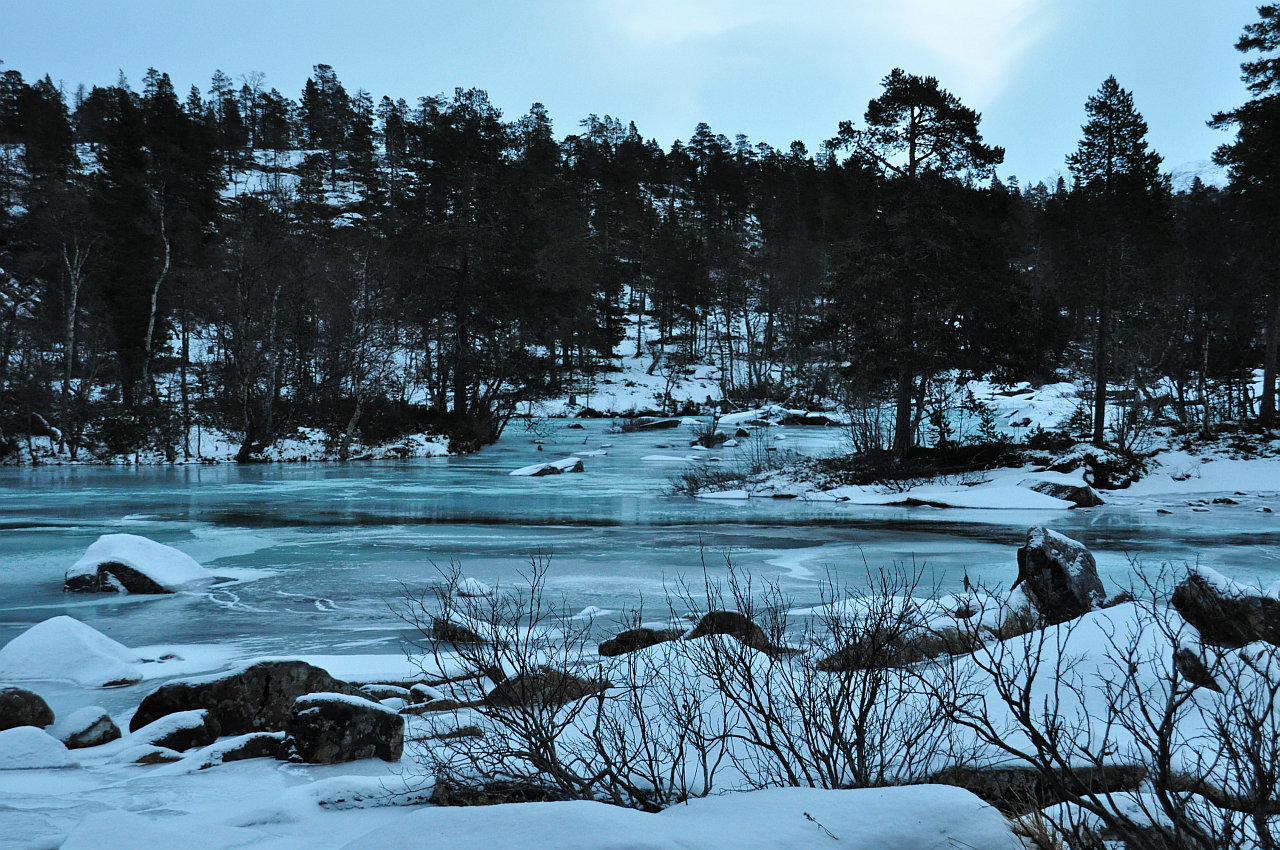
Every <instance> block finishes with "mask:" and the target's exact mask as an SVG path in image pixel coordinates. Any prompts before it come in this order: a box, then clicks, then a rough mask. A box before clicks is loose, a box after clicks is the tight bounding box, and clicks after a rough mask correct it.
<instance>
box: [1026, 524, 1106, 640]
mask: <svg viewBox="0 0 1280 850" xmlns="http://www.w3.org/2000/svg"><path fill="white" fill-rule="evenodd" d="M1024 582H1025V586H1024V587H1023V590H1024V592H1025V593H1026V594H1027V597H1028V598H1029V599H1030V600H1031V603H1032V604H1033V605H1034V606H1035V607H1036V610H1037V611H1039V612H1040V615H1041V616H1043V617H1044V619H1045V622H1046V623H1048V624H1049V625H1056V624H1058V623H1065V622H1066V621H1067V620H1073V619H1075V618H1076V617H1079V616H1081V615H1082V614H1085V613H1087V612H1089V611H1092V610H1093V609H1094V608H1097V607H1099V606H1101V605H1102V603H1103V602H1104V601H1105V600H1106V598H1107V594H1106V591H1105V590H1104V589H1103V587H1102V579H1100V578H1098V567H1097V564H1096V563H1095V562H1094V559H1093V553H1092V552H1090V551H1089V550H1088V549H1086V548H1085V546H1084V544H1083V543H1081V542H1079V541H1078V540H1072V539H1071V538H1070V537H1065V536H1063V535H1061V534H1059V533H1057V532H1056V531H1050V530H1049V529H1047V528H1045V527H1044V526H1036V527H1035V528H1032V529H1030V530H1028V531H1027V543H1026V545H1025V546H1023V547H1021V548H1019V549H1018V580H1017V581H1015V582H1014V583H1013V586H1014V587H1017V586H1018V585H1020V584H1023V583H1024Z"/></svg>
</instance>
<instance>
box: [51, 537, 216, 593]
mask: <svg viewBox="0 0 1280 850" xmlns="http://www.w3.org/2000/svg"><path fill="white" fill-rule="evenodd" d="M212 577H213V573H211V572H209V571H208V570H206V569H205V568H204V567H202V566H200V564H198V563H196V561H195V559H194V558H192V557H191V556H189V555H187V554H186V553H184V552H181V551H179V550H177V549H175V548H173V547H172V546H166V545H164V544H163V543H157V542H156V541H154V540H151V539H149V538H146V537H140V536H138V535H136V534H104V535H102V536H101V537H99V538H98V539H97V540H95V541H94V542H93V543H92V544H91V545H90V546H89V548H88V549H87V550H86V551H85V553H84V555H83V556H81V558H80V560H78V561H76V562H75V564H73V565H72V566H71V569H69V570H67V574H66V579H65V583H64V585H63V587H64V588H65V589H66V590H69V591H72V592H76V593H172V592H173V591H174V590H176V589H178V588H180V587H182V586H183V585H186V584H190V583H191V582H195V581H200V580H202V579H207V578H212Z"/></svg>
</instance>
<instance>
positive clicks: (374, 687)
mask: <svg viewBox="0 0 1280 850" xmlns="http://www.w3.org/2000/svg"><path fill="white" fill-rule="evenodd" d="M360 691H361V692H362V693H363V694H364V695H365V696H367V697H369V699H372V700H376V701H378V702H382V701H383V700H384V699H396V698H399V699H402V700H404V701H405V702H416V700H414V698H413V691H411V690H409V689H408V688H402V687H400V686H399V685H380V684H369V685H361V686H360Z"/></svg>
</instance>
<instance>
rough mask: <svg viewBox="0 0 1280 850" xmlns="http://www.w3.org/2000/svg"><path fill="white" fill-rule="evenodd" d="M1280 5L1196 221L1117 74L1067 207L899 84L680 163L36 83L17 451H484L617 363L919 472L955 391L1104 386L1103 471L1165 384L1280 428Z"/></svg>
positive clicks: (24, 217)
mask: <svg viewBox="0 0 1280 850" xmlns="http://www.w3.org/2000/svg"><path fill="white" fill-rule="evenodd" d="M1260 12H1261V17H1260V19H1259V21H1258V22H1257V23H1254V24H1252V25H1250V26H1249V27H1248V28H1247V29H1246V31H1245V34H1244V36H1243V37H1242V38H1241V40H1240V42H1239V44H1238V45H1237V46H1238V47H1239V49H1240V50H1241V51H1242V52H1244V53H1245V54H1246V57H1247V61H1246V62H1245V63H1244V65H1243V66H1242V67H1243V69H1244V76H1245V80H1246V82H1247V83H1248V84H1249V88H1250V90H1251V92H1252V95H1253V96H1252V99H1251V100H1249V101H1248V102H1246V103H1245V104H1243V105H1240V106H1238V107H1236V108H1234V109H1232V110H1230V111H1227V112H1224V113H1222V114H1220V115H1217V116H1214V117H1212V121H1213V122H1214V123H1216V124H1217V125H1219V126H1221V127H1223V128H1224V129H1225V130H1227V131H1228V132H1227V133H1224V140H1227V141H1226V143H1225V144H1224V145H1223V147H1221V148H1220V149H1219V150H1218V152H1217V153H1216V159H1217V160H1218V162H1219V163H1220V164H1221V165H1224V166H1226V167H1227V168H1228V171H1229V174H1230V184H1229V186H1228V187H1226V188H1225V189H1218V188H1214V187H1208V186H1204V185H1202V184H1200V182H1199V181H1198V180H1197V181H1196V183H1195V184H1194V185H1192V186H1191V187H1189V189H1187V190H1186V191H1181V192H1177V193H1175V192H1174V191H1173V190H1172V188H1171V185H1170V180H1169V177H1168V176H1167V175H1166V174H1164V173H1163V172H1162V170H1161V158H1160V156H1159V155H1158V153H1157V152H1156V151H1154V150H1152V149H1151V148H1150V146H1149V145H1148V142H1147V139H1146V134H1147V126H1146V124H1145V122H1144V121H1143V119H1142V117H1141V115H1140V113H1139V111H1138V110H1137V108H1136V107H1135V101H1134V97H1133V95H1132V94H1131V93H1130V92H1129V91H1127V90H1125V89H1124V88H1122V87H1121V86H1120V85H1119V84H1118V83H1117V81H1116V80H1115V79H1114V78H1108V79H1106V80H1105V81H1104V82H1103V83H1102V84H1101V86H1100V88H1099V89H1098V90H1097V93H1096V94H1095V95H1094V96H1092V97H1091V98H1089V100H1088V102H1087V103H1085V104H1083V105H1082V106H1083V110H1082V118H1083V126H1082V130H1081V135H1080V137H1079V139H1078V140H1076V145H1075V150H1074V153H1072V154H1071V155H1070V157H1069V158H1068V160H1067V162H1066V166H1067V168H1068V171H1069V174H1070V179H1069V180H1063V179H1060V180H1058V181H1057V183H1056V185H1052V186H1046V185H1044V184H1042V183H1037V184H1034V185H1025V186H1024V185H1019V184H1018V182H1017V181H1016V180H1014V179H1007V180H1005V181H1003V182H1002V181H1001V180H999V179H998V178H997V177H996V176H995V169H996V167H997V166H998V165H999V164H1000V163H1001V161H1002V159H1003V155H1004V152H1003V150H1002V149H1001V148H999V147H997V146H995V145H993V144H989V143H988V142H987V141H986V140H985V139H984V138H983V136H982V133H981V128H980V116H979V115H978V114H977V113H976V112H974V111H973V110H972V109H970V108H968V107H966V106H965V105H964V104H963V103H961V102H960V101H959V99H957V98H956V97H955V96H953V95H952V94H950V93H948V92H947V91H946V90H945V88H944V87H943V86H942V84H941V83H940V82H939V81H938V80H936V79H934V78H931V77H918V76H914V75H910V74H907V73H904V72H903V71H900V70H895V71H893V72H892V73H890V74H889V75H887V76H886V77H885V78H884V80H883V89H882V91H881V93H880V94H879V96H878V97H877V98H876V99H875V100H873V101H872V102H871V103H870V104H869V105H868V108H867V111H866V113H865V115H864V116H863V118H862V119H861V120H857V121H848V122H844V123H841V124H840V125H839V126H838V127H836V128H833V131H834V132H833V136H832V138H831V139H830V140H829V141H827V142H826V143H825V144H824V145H823V146H822V147H821V149H820V150H817V151H809V150H807V149H806V148H805V146H804V145H802V144H800V143H794V144H792V145H791V147H790V148H789V149H788V150H777V149H774V148H772V147H770V146H768V145H764V144H752V143H751V142H750V140H748V139H747V138H746V137H744V136H741V135H739V136H736V137H733V138H729V137H726V136H724V135H721V134H718V133H716V132H715V131H713V130H712V129H711V128H710V127H708V126H706V125H705V124H700V125H698V126H697V127H696V128H695V129H694V131H693V134H692V135H691V137H690V138H689V139H688V141H687V142H675V143H674V144H672V145H671V146H670V147H669V148H663V147H661V146H660V145H659V144H658V143H656V142H655V141H652V140H647V139H645V138H644V137H643V136H642V134H641V132H640V131H639V130H638V129H637V128H636V127H635V126H634V125H633V124H626V123H623V122H622V121H619V120H616V119H614V118H611V117H609V116H605V117H603V118H601V117H598V116H596V115H591V116H588V117H587V118H585V119H583V120H582V121H581V122H579V124H578V127H577V132H574V133H571V134H569V135H566V136H557V135H556V133H555V131H554V130H553V127H552V122H551V118H550V117H549V116H548V115H547V113H546V110H545V109H544V108H543V107H542V106H541V105H539V104H534V105H533V106H532V108H531V109H530V110H529V111H528V113H527V114H525V115H522V116H520V117H518V118H516V119H514V120H510V119H508V118H504V116H503V115H502V114H501V113H500V112H499V110H498V109H496V108H495V107H494V106H493V105H492V103H491V102H490V100H489V98H488V96H487V95H486V93H485V92H483V91H480V90H477V89H462V88H460V89H457V90H456V91H455V92H454V93H453V94H452V95H435V96H428V97H423V98H421V99H419V100H418V101H417V102H416V103H412V104H411V103H409V102H407V101H405V100H403V99H400V100H392V99H390V98H389V97H382V98H380V99H375V97H374V96H373V95H371V94H370V93H368V92H366V91H363V90H357V91H354V92H352V91H348V90H347V88H346V87H345V86H344V85H343V84H342V83H341V82H340V81H339V78H338V75H337V73H336V72H335V70H334V69H333V68H331V67H329V66H327V65H317V66H315V68H314V73H313V74H312V76H311V77H310V78H309V79H308V80H307V82H306V85H305V87H304V89H303V90H302V92H301V93H300V96H299V97H298V99H297V100H294V99H292V98H290V97H288V96H286V95H284V94H281V93H280V92H279V91H277V90H275V89H273V88H268V86H267V83H266V81H265V80H264V79H263V77H262V75H261V74H256V73H249V74H245V75H244V76H242V77H241V78H240V79H239V80H238V81H235V80H233V79H232V78H231V77H230V76H228V75H227V74H225V73H223V72H221V71H216V72H215V73H214V74H213V77H212V80H211V82H210V85H209V88H208V90H207V91H201V90H199V89H198V88H196V87H193V88H192V89H191V91H190V92H189V93H187V94H186V95H185V97H184V96H182V95H180V94H179V93H178V92H177V91H175V89H174V86H173V85H172V83H171V81H170V79H169V77H168V75H167V74H165V73H162V72H160V71H157V70H151V71H149V72H148V73H147V75H146V77H145V78H144V79H143V81H142V84H141V90H140V91H138V90H135V89H134V88H133V87H131V86H130V85H129V83H128V82H127V81H126V80H125V79H124V78H123V77H121V78H120V79H119V80H118V81H117V82H116V83H115V84H114V85H110V86H105V87H104V86H93V87H92V88H86V87H84V86H81V87H79V88H78V89H76V90H75V91H73V92H68V91H66V90H64V89H63V88H61V87H60V86H59V85H58V84H55V83H54V82H53V81H52V80H51V79H50V78H49V77H48V76H46V77H44V78H43V79H39V80H36V81H35V82H30V83H29V82H27V81H26V80H25V79H24V77H23V75H22V74H21V73H20V72H19V71H16V70H7V71H5V72H4V73H3V75H2V76H0V268H2V269H3V272H2V273H0V454H4V453H13V452H14V451H16V450H17V449H18V447H19V446H20V445H22V444H23V442H24V441H27V440H28V439H29V436H30V435H37V436H43V437H48V438H50V439H51V440H53V441H56V442H57V444H58V445H59V447H60V449H62V450H65V451H66V452H67V454H68V455H69V456H70V457H72V458H75V457H77V456H82V455H84V454H90V453H91V454H93V455H97V456H105V455H108V454H113V453H114V454H119V453H125V452H130V451H133V450H135V449H137V448H138V447H139V446H150V447H153V448H160V449H162V450H163V451H164V452H165V453H166V454H168V455H169V456H170V457H171V458H177V457H179V456H182V455H183V454H186V453H189V451H190V449H189V447H188V444H187V435H188V434H189V433H190V431H191V428H192V423H193V421H197V420H198V421H200V422H204V423H206V424H208V425H210V426H213V427H220V428H224V429H226V430H227V431H228V432H229V433H233V434H235V435H236V437H237V439H238V440H239V441H240V442H241V444H242V449H241V459H244V460H248V459H252V458H253V457H255V456H256V455H257V454H258V453H259V452H261V450H262V449H263V447H265V446H267V445H269V444H270V443H271V442H272V441H273V440H275V439H277V438H278V437H279V436H280V435H282V434H286V433H288V432H290V430H292V429H296V428H298V427H299V426H302V425H308V426H313V427H319V428H324V429H326V430H327V431H329V432H330V433H332V434H333V435H334V439H335V440H336V441H338V442H339V443H342V444H343V445H345V444H346V442H347V441H349V440H350V439H351V436H352V433H353V432H354V431H356V430H360V431H361V432H362V433H370V432H372V433H373V434H374V436H377V435H379V434H380V435H383V436H392V435H394V434H397V433H402V432H409V431H422V430H435V431H437V432H440V433H445V434H448V435H449V436H450V437H451V440H452V445H453V447H454V448H455V449H456V450H459V451H467V450H473V449H475V448H478V447H479V446H482V445H484V444H486V443H488V442H491V441H492V440H494V439H496V438H497V436H498V435H499V434H500V433H501V431H502V428H503V427H504V426H505V424H506V423H507V421H508V420H509V419H510V418H511V417H512V416H513V415H514V414H515V413H516V412H517V410H518V408H517V405H523V404H524V403H525V402H530V401H536V400H538V399H540V398H547V397H549V396H552V395H568V394H570V393H572V392H574V390H575V388H577V387H580V386H582V385H583V384H584V382H590V381H591V380H592V377H593V376H594V375H596V374H598V373H599V370H601V369H606V368H610V362H611V358H612V356H613V354H614V352H615V351H619V350H621V351H623V352H625V353H626V354H628V356H630V355H635V356H644V357H648V358H652V360H651V364H652V365H651V367H650V368H670V369H677V368H679V367H680V366H681V365H682V364H687V363H689V362H693V361H708V360H709V361H712V362H715V363H717V364H719V365H720V367H721V372H720V374H721V376H722V378H721V380H722V383H723V389H724V393H725V397H726V400H728V401H730V402H741V403H746V402H749V401H751V400H760V399H772V400H776V401H788V402H790V403H792V404H797V405H801V404H804V405H815V406H816V405H831V404H838V405H844V406H847V407H851V408H857V409H864V410H866V409H875V410H884V411H886V414H885V420H886V422H887V427H886V428H885V437H884V442H885V444H884V445H883V446H882V447H881V448H884V449H886V450H892V451H893V452H894V454H896V455H898V456H901V455H903V454H906V453H909V452H911V451H912V450H913V449H914V448H915V446H916V445H917V443H919V442H921V441H922V435H924V434H925V429H923V428H922V427H921V423H922V422H927V417H928V415H929V401H928V399H929V389H930V384H931V382H932V381H933V380H935V379H936V378H937V377H938V376H939V375H942V374H950V375H955V374H959V375H966V374H971V375H994V376H995V377H996V378H997V379H1001V380H1015V379H1016V380H1030V381H1033V382H1041V381H1045V380H1048V379H1050V378H1053V377H1054V376H1055V375H1058V376H1061V375H1064V374H1065V375H1067V376H1069V377H1072V378H1075V379H1077V380H1079V381H1080V382H1081V383H1082V386H1083V387H1084V388H1085V390H1086V391H1087V397H1088V398H1091V399H1093V402H1092V404H1091V405H1088V406H1087V407H1085V408H1082V410H1081V411H1080V414H1081V419H1082V422H1081V423H1078V424H1080V425H1081V427H1083V428H1085V429H1087V433H1088V434H1089V435H1090V436H1091V437H1092V439H1093V441H1094V442H1095V443H1098V444H1102V443H1104V442H1106V441H1108V440H1112V439H1114V435H1113V434H1112V433H1111V432H1110V431H1109V430H1108V427H1107V426H1108V423H1109V422H1112V421H1114V415H1113V414H1111V413H1109V410H1112V409H1113V407H1112V408H1109V406H1108V402H1109V396H1116V397H1124V398H1129V399H1132V398H1138V399H1143V398H1146V399H1147V400H1148V401H1151V400H1152V396H1153V393H1155V392H1156V390H1154V389H1153V388H1154V387H1156V382H1157V380H1159V381H1160V382H1161V384H1160V386H1161V387H1162V388H1163V389H1161V390H1160V392H1163V393H1164V396H1163V397H1162V399H1161V402H1160V404H1161V406H1162V407H1163V409H1165V410H1169V411H1172V412H1173V415H1175V416H1176V417H1177V418H1178V419H1179V420H1180V421H1181V422H1182V424H1183V425H1185V426H1186V427H1188V428H1196V429H1200V430H1203V431H1210V430H1211V429H1212V428H1213V427H1214V426H1215V423H1216V422H1218V421H1221V420H1227V419H1244V418H1253V417H1257V419H1258V421H1260V422H1261V424H1262V425H1263V426H1271V425H1273V424H1274V423H1275V417H1276V411H1275V394H1274V387H1275V377H1276V376H1275V372H1276V359H1277V357H1276V355H1277V342H1278V336H1277V334H1278V333H1280V328H1278V325H1280V292H1278V291H1277V281H1278V280H1280V275H1278V272H1280V269H1278V267H1277V266H1278V261H1280V256H1278V253H1280V235H1278V234H1277V228H1278V226H1280V225H1278V222H1280V216H1278V215H1277V212H1278V210H1277V198H1280V194H1278V188H1280V156H1278V155H1277V152H1276V151H1277V145H1278V144H1280V136H1278V135H1277V134H1278V132H1280V131H1278V130H1277V128H1280V58H1278V56H1280V53H1278V51H1277V46H1278V44H1280V12H1278V11H1277V9H1276V7H1265V6H1264V7H1262V9H1261V10H1260ZM1224 106H1225V105H1224ZM1205 117H1206V119H1209V118H1210V116H1205ZM1232 134H1234V135H1232ZM1259 367H1262V368H1264V370H1265V376H1264V377H1265V380H1264V387H1265V388H1266V390H1265V391H1264V392H1262V393H1261V394H1260V395H1256V394H1255V393H1254V392H1252V391H1251V387H1253V385H1254V377H1253V376H1254V372H1255V370H1256V369H1257V368H1259ZM1255 402H1256V407H1255ZM1129 414H1130V415H1140V409H1139V406H1138V405H1134V406H1133V407H1132V409H1131V410H1130V411H1129ZM942 436H943V435H937V438H941V437H942Z"/></svg>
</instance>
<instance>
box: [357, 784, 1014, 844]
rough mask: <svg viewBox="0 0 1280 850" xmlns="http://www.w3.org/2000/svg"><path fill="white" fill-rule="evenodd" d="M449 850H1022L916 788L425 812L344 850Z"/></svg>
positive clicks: (959, 795)
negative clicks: (655, 807) (647, 809)
mask: <svg viewBox="0 0 1280 850" xmlns="http://www.w3.org/2000/svg"><path fill="white" fill-rule="evenodd" d="M423 835H431V836H432V838H433V844H434V845H436V846H440V847H448V848H450V850H469V848H476V850H480V848H483V850H508V848H510V850H551V848H555V850H720V848H724V847H733V848H735V850H790V848H799V847H822V846H827V845H829V844H832V843H833V841H834V842H839V846H840V847H844V848H849V850H919V848H923V847H964V848H968V850H1020V848H1021V847H1022V845H1021V844H1020V843H1019V842H1018V840H1017V839H1016V838H1015V837H1014V835H1013V833H1012V832H1011V831H1010V829H1009V824H1008V822H1007V821H1006V820H1005V819H1004V818H1003V817H1001V816H1000V814H999V813H997V812H996V810H995V809H993V808H992V807H991V806H989V805H987V804H986V803H983V802H982V801H981V800H979V799H978V798H977V797H975V796H974V795H973V794H970V793H969V792H968V791H964V790H962V789H959V788H952V787H948V786H940V785H916V786H911V787H905V788H875V789H861V790H852V791H826V790H820V789H814V788H773V789H768V790H765V791H755V792H751V793H743V794H729V795H725V796H719V797H707V798H704V799H697V800H691V801H689V803H688V804H687V805H681V806H673V807H672V808H670V809H667V810H666V811H664V812H661V813H659V814H645V813H643V812H638V811H635V810H634V809H623V808H619V807H617V806H610V805H607V804H604V803H593V802H585V801H574V802H567V803H518V804H507V805H498V806H474V807H466V808H435V809H422V810H419V811H415V812H413V813H412V814H409V815H407V816H406V817H405V818H404V819H403V821H402V822H401V823H398V824H396V825H394V826H390V827H386V828H383V829H378V830H374V831H372V832H370V833H368V834H366V835H364V836H362V837H361V838H359V839H358V840H356V841H353V842H351V843H350V844H347V845H346V846H347V848H350V850H356V848H364V847H410V846H416V844H415V842H420V841H421V837H422V836H423Z"/></svg>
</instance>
